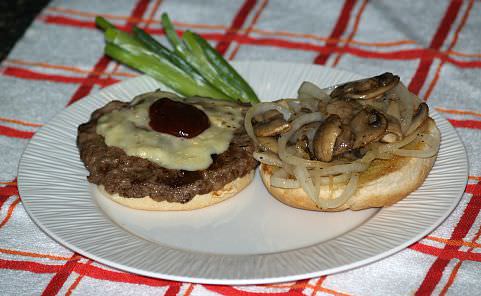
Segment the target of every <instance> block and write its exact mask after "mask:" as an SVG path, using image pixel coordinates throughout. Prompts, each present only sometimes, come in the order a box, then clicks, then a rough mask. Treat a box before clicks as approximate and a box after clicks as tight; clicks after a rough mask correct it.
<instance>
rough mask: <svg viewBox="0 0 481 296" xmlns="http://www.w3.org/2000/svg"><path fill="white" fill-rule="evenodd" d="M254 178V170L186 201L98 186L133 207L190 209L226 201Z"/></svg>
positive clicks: (151, 209) (102, 190)
mask: <svg viewBox="0 0 481 296" xmlns="http://www.w3.org/2000/svg"><path fill="white" fill-rule="evenodd" d="M253 179H254V170H252V171H251V172H250V173H248V174H246V175H244V176H242V177H239V178H237V179H235V180H234V181H232V182H230V183H227V184H226V185H224V187H223V188H222V189H219V190H216V191H212V192H209V193H207V194H202V195H196V196H195V197H194V198H193V199H191V200H190V201H189V202H186V203H179V202H168V201H155V200H153V199H152V198H150V197H149V196H146V197H142V198H126V197H122V196H120V195H118V194H117V193H115V194H110V193H108V192H106V191H105V189H104V186H103V185H100V186H97V187H98V189H99V191H100V192H101V193H102V195H103V196H105V197H108V198H110V199H111V200H113V201H115V202H116V203H119V204H121V205H124V206H126V207H129V208H132V209H138V210H149V211H189V210H195V209H200V208H204V207H208V206H210V205H214V204H216V203H219V202H221V201H224V200H226V199H228V198H230V197H232V196H234V195H235V194H237V193H238V192H240V191H241V190H242V189H244V188H245V187H246V186H247V185H249V184H250V183H251V182H252V180H253Z"/></svg>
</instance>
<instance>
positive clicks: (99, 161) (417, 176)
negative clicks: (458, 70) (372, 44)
mask: <svg viewBox="0 0 481 296" xmlns="http://www.w3.org/2000/svg"><path fill="white" fill-rule="evenodd" d="M162 21H163V25H164V29H165V30H166V33H167V36H168V39H169V41H171V44H172V45H173V48H174V49H173V50H169V49H167V48H166V47H164V46H162V45H160V43H158V42H157V41H156V40H155V39H153V38H151V37H150V36H149V35H148V34H146V33H145V32H143V31H142V30H140V29H138V28H136V29H134V31H133V32H134V33H133V34H131V35H130V34H127V33H125V32H121V31H120V30H118V29H116V28H115V27H114V26H113V25H111V24H110V23H108V22H107V21H106V20H104V19H102V18H98V19H97V23H98V24H99V26H100V27H101V28H103V29H105V30H106V32H105V35H106V53H107V54H108V55H110V56H112V57H113V58H115V59H117V60H119V61H121V62H123V63H125V64H127V65H129V66H131V67H133V68H136V69H138V70H141V71H143V72H144V73H147V74H149V75H151V76H153V77H154V78H157V79H159V80H160V81H161V82H163V83H164V84H166V85H168V86H169V87H171V88H173V89H174V90H175V91H176V92H177V93H179V94H181V95H183V96H179V95H177V94H174V93H169V92H163V91H160V90H157V91H153V92H149V93H145V94H141V95H139V96H137V97H135V98H133V100H132V101H131V102H121V101H112V102H110V103H108V104H107V105H105V106H104V107H102V108H100V109H98V110H96V111H94V112H93V113H92V115H91V118H90V120H89V121H88V122H86V123H84V124H82V125H80V126H79V128H78V137H77V144H78V148H79V152H80V158H81V159H82V161H83V162H84V164H85V166H86V168H87V170H88V171H89V173H90V175H89V176H88V180H89V182H91V183H94V184H96V185H97V186H98V187H99V189H100V190H101V191H102V192H103V193H104V195H105V196H108V197H109V198H111V199H112V200H114V201H116V202H118V203H120V204H122V205H125V206H127V207H131V208H135V209H143V210H160V211H162V210H193V209H198V208H203V207H206V206H209V205H213V204H216V203H218V202H221V201H223V200H226V199H227V198H229V197H231V196H233V195H235V194H236V193H237V192H239V191H241V190H242V189H244V188H245V187H246V186H247V185H248V184H249V183H250V182H251V181H252V180H253V178H254V171H255V170H256V168H257V167H258V165H259V163H260V166H259V173H260V176H261V178H262V181H263V182H264V184H265V186H266V188H267V190H268V191H269V192H270V193H271V194H272V195H273V196H274V197H275V198H277V199H278V200H280V201H281V202H283V203H285V204H287V205H289V206H292V207H295V208H301V209H307V210H315V211H343V210H347V209H351V210H361V209H366V208H371V207H384V206H388V205H391V204H393V203H395V202H397V201H399V200H401V199H403V198H404V197H406V196H407V195H409V193H411V192H413V191H414V190H416V189H417V188H418V187H419V186H421V184H422V183H423V182H424V180H425V178H426V177H427V175H428V173H429V171H430V170H431V168H432V166H433V164H434V161H435V159H436V156H437V153H438V150H439V145H440V132H439V130H438V128H437V127H436V124H435V122H434V120H433V119H432V118H431V117H429V108H428V106H427V104H426V103H424V102H422V101H421V100H420V99H419V98H418V97H417V96H415V95H414V94H412V93H410V92H409V91H408V90H407V88H406V87H405V86H404V85H403V83H402V82H401V81H400V79H399V77H398V76H396V75H393V74H391V73H384V74H381V75H379V76H375V77H371V78H366V79H363V80H357V81H352V82H347V83H344V84H341V85H337V86H333V87H330V88H326V89H321V88H319V87H318V86H316V85H314V84H313V83H310V82H304V83H302V85H301V86H300V88H299V89H298V97H297V98H292V99H291V98H289V99H279V100H277V101H274V102H259V101H258V99H257V97H256V95H255V93H254V92H253V91H252V89H251V88H250V86H249V85H248V84H247V83H246V82H245V81H244V80H243V79H242V77H240V75H239V74H238V73H237V72H235V70H234V69H233V68H232V67H231V66H230V65H229V64H228V63H227V62H226V61H225V60H224V59H223V58H222V57H221V56H220V55H218V54H217V53H216V52H215V50H214V49H213V48H212V47H210V45H209V44H208V43H207V42H206V41H205V40H203V39H202V38H201V37H200V36H198V35H196V34H195V33H191V32H190V33H188V34H185V33H184V37H183V39H182V40H180V39H179V38H178V36H177V35H176V34H175V31H174V30H173V27H172V24H171V23H170V21H169V19H168V17H167V16H166V15H163V19H162ZM143 62H144V63H143ZM154 72H155V73H154ZM169 75H170V76H169ZM193 84H194V85H193ZM214 86H216V87H214ZM196 92H197V93H196ZM216 98H232V99H231V100H227V99H216Z"/></svg>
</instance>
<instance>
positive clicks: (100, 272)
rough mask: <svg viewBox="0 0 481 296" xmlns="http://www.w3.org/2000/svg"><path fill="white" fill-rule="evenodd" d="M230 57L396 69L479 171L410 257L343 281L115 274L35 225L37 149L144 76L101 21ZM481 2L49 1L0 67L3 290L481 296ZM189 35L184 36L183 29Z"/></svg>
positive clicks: (405, 254) (367, 71)
mask: <svg viewBox="0 0 481 296" xmlns="http://www.w3.org/2000/svg"><path fill="white" fill-rule="evenodd" d="M164 11H167V12H169V14H170V16H171V18H172V19H173V21H174V23H175V24H176V26H177V28H178V29H179V30H180V31H181V32H182V31H183V30H186V29H193V30H195V31H197V32H199V33H200V34H201V35H203V36H204V37H205V38H207V39H208V40H209V41H211V42H212V43H213V44H215V46H216V48H217V50H218V51H219V52H221V53H222V54H224V55H225V56H226V57H227V58H228V59H235V60H237V59H239V60H247V59H249V60H274V61H290V62H302V63H316V64H321V65H326V66H331V67H338V68H342V69H345V70H348V71H352V72H357V73H360V74H364V75H372V74H378V73H379V72H380V71H392V72H395V73H398V74H399V75H400V76H401V77H402V79H403V80H404V81H405V82H407V84H408V85H409V88H410V90H411V91H413V92H415V93H417V94H419V95H420V96H421V97H423V98H424V99H425V100H429V101H430V103H431V105H432V106H434V107H435V108H436V110H437V111H438V112H441V113H442V114H443V115H444V116H445V117H446V118H448V120H449V121H450V122H451V124H452V125H453V126H454V127H456V129H457V131H458V133H459V135H460V136H461V138H462V139H463V141H464V144H465V146H466V150H467V152H468V157H469V162H470V177H469V182H468V186H467V187H466V191H465V194H464V196H463V199H462V201H461V202H460V204H459V206H458V207H457V208H456V209H455V211H454V212H453V213H452V215H450V217H449V218H448V219H447V220H446V221H445V222H444V223H443V224H442V225H441V226H440V227H439V228H437V229H436V230H435V231H434V232H433V233H431V234H430V235H429V236H427V237H425V238H424V239H422V240H421V241H420V242H418V243H416V244H414V245H412V246H410V247H409V248H408V249H406V250H404V251H402V252H400V253H398V254H396V255H394V256H391V257H389V258H386V259H384V260H382V261H380V262H377V263H374V264H370V265H368V266H365V267H361V268H357V269H354V270H351V271H347V272H344V273H340V274H335V275H329V276H324V277H321V278H315V279H309V280H303V281H298V282H293V283H285V284H275V285H258V286H242V287H234V286H212V285H200V284H189V283H180V282H171V281H165V280H161V279H151V278H146V277H142V276H138V275H135V274H130V273H125V272H121V271H118V270H114V269H112V268H109V267H107V266H104V265H102V264H98V263H96V262H93V261H92V260H90V259H87V258H84V257H82V256H80V255H78V254H75V253H72V252H71V251H69V250H67V249H65V248H63V247H62V246H60V245H58V244H57V243H55V242H54V241H52V240H51V239H50V238H49V237H47V236H46V235H45V234H44V233H43V232H42V231H41V230H39V229H38V228H37V227H36V226H35V225H34V224H33V222H31V220H30V219H29V218H28V216H27V214H26V212H25V210H24V209H23V207H22V206H20V205H21V200H20V198H19V196H18V191H17V187H16V186H17V183H16V178H15V177H16V166H17V163H18V160H19V158H20V155H21V152H22V151H23V149H24V147H25V145H26V143H27V140H28V139H29V138H31V137H32V135H33V134H34V133H35V131H36V129H37V128H38V127H40V126H41V125H42V124H44V123H46V122H47V121H48V120H49V119H50V118H51V117H52V116H53V115H54V114H55V113H57V112H59V111H61V110H62V109H63V108H64V107H65V106H67V105H69V104H71V103H73V102H75V101H77V100H80V99H81V98H83V97H84V96H86V95H88V94H89V93H91V92H94V91H97V90H99V89H100V88H102V87H105V86H107V85H110V84H113V83H115V82H117V81H119V80H122V79H126V78H129V77H133V76H135V75H138V74H137V73H136V72H133V71H131V70H130V69H128V68H126V67H124V66H121V65H119V64H117V63H115V62H113V61H111V60H110V59H109V58H108V57H105V56H103V55H102V47H103V40H102V35H101V33H100V32H99V31H98V30H96V29H95V25H94V17H95V15H103V16H105V17H106V18H107V19H109V20H110V21H112V22H113V23H115V24H116V25H119V26H121V27H123V28H124V29H126V30H129V29H130V28H131V27H132V26H133V25H134V24H137V25H139V26H141V27H143V28H144V29H145V30H146V31H148V32H149V33H151V34H153V35H155V36H157V37H159V38H161V39H164V37H163V32H162V30H161V26H160V22H159V19H160V14H161V13H162V12H164ZM480 25H481V3H480V2H479V1H474V0H470V1H457V0H452V1H410V2H409V3H408V2H404V1H397V2H394V1H390V2H368V1H367V0H358V1H350V0H345V1H327V2H326V1H323V2H319V1H314V0H312V1H287V0H284V1H281V0H279V1H269V0H244V1H215V3H214V1H208V2H205V3H200V1H193V0H191V1H174V0H164V1H162V0H157V1H147V0H136V1H135V2H131V1H127V0H123V1H115V2H111V1H103V2H100V3H97V2H96V1H75V0H72V1H61V0H58V1H53V2H52V3H51V4H50V6H49V7H47V8H46V9H45V10H44V11H43V12H42V13H41V14H40V15H39V16H38V17H37V19H36V20H35V22H34V23H33V25H32V26H31V28H30V29H29V30H28V31H27V33H26V34H25V36H24V38H23V39H22V40H21V41H20V42H19V43H18V44H17V45H16V47H15V48H14V50H13V51H12V52H11V54H10V55H9V56H8V58H7V59H5V60H4V61H3V62H2V64H1V65H0V87H1V88H2V96H1V98H0V100H1V101H2V108H1V109H0V152H1V153H0V164H1V168H2V170H1V171H0V275H1V276H0V287H1V291H2V294H11V295H16V294H19V293H22V294H44V295H56V294H61V295H63V294H65V295H70V294H73V293H78V294H94V295H96V294H99V291H102V294H127V293H129V294H130V293H132V294H133V293H135V294H156V295H261V294H262V295H266V294H267V295H351V294H366V295H373V294H379V295H386V294H387V295H392V294H413V293H414V294H417V295H425V294H446V293H452V294H460V295H466V294H477V293H479V291H480V290H481V281H480V280H479V279H480V278H481V251H480V250H481V240H480V236H481V216H480V215H479V212H480V210H481V169H480V168H481V165H480V158H479V155H480V154H481V151H480V147H481V107H480V106H479V102H480V99H479V98H481V87H480V84H479V81H480V80H479V77H480V74H481V72H480V69H481V51H480V49H481V39H480V38H479V28H480ZM181 32H180V33H181Z"/></svg>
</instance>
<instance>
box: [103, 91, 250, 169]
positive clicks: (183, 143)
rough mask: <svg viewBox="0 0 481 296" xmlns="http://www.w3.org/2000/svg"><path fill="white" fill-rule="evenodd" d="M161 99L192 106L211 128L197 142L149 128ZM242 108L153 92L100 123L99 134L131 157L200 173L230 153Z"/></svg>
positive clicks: (226, 103)
mask: <svg viewBox="0 0 481 296" xmlns="http://www.w3.org/2000/svg"><path fill="white" fill-rule="evenodd" d="M160 98H169V99H171V100H175V101H179V102H184V103H188V104H192V105H194V106H195V107H197V108H199V109H200V110H202V111H203V112H204V113H205V114H206V115H207V117H208V118H209V120H210V127H209V128H207V129H206V130H204V131H203V132H202V133H200V134H199V135H197V136H196V137H193V138H180V137H176V136H172V135H169V134H166V133H159V132H157V131H155V130H153V129H152V128H151V127H150V125H149V121H150V118H149V107H150V105H151V104H153V103H154V102H155V101H156V100H158V99H160ZM242 122H243V113H242V107H240V106H239V105H237V104H235V103H232V102H228V101H222V100H213V99H208V98H200V97H191V98H181V97H178V96H176V95H174V94H172V93H166V92H160V91H156V92H151V93H146V94H143V95H140V96H137V97H135V98H134V100H133V101H132V103H131V104H130V108H124V109H120V110H115V111H113V112H111V113H108V114H105V115H103V116H102V117H100V118H99V119H98V122H97V134H99V135H101V136H103V137H104V139H105V144H106V145H108V146H115V147H119V148H121V149H123V150H124V151H125V153H126V154H127V155H129V156H137V157H141V158H144V159H148V160H150V161H152V162H154V163H156V164H158V165H160V166H162V167H165V168H168V169H177V170H187V171H197V170H203V169H206V168H208V167H209V166H210V165H211V164H212V157H211V155H212V154H220V153H222V152H224V151H226V150H227V148H228V147H229V143H230V141H231V139H232V137H233V135H234V131H235V130H236V129H237V128H239V127H240V126H242Z"/></svg>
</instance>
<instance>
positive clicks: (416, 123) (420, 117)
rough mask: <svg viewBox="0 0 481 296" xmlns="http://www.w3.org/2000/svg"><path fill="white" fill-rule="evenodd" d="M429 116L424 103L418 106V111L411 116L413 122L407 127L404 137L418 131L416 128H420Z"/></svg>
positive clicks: (427, 108)
mask: <svg viewBox="0 0 481 296" xmlns="http://www.w3.org/2000/svg"><path fill="white" fill-rule="evenodd" d="M428 115H429V107H428V104H426V103H424V102H423V103H421V104H419V106H418V109H417V110H416V113H414V115H413V120H412V121H411V125H410V126H409V128H408V130H407V131H406V135H409V134H411V133H412V132H414V131H415V130H417V129H418V127H420V126H421V124H422V123H423V122H424V120H426V118H428Z"/></svg>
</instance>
